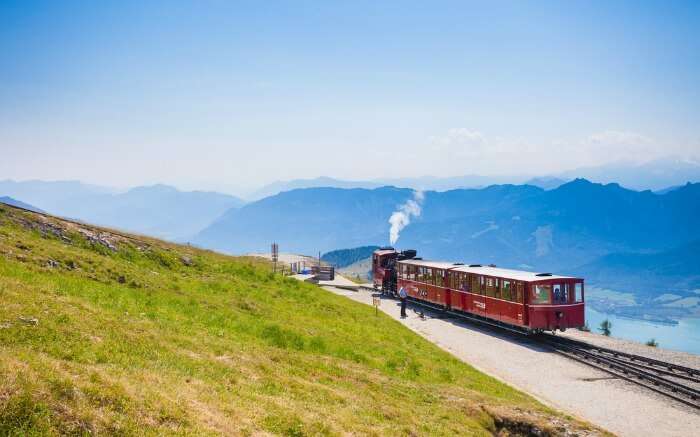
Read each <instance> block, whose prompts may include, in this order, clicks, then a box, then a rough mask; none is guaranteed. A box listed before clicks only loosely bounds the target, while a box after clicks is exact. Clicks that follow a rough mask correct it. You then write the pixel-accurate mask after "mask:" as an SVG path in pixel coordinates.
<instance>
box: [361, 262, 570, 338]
mask: <svg viewBox="0 0 700 437" xmlns="http://www.w3.org/2000/svg"><path fill="white" fill-rule="evenodd" d="M372 272H373V274H374V286H375V288H376V289H381V290H382V291H383V292H389V293H396V291H397V290H398V289H399V288H401V287H405V289H406V290H407V292H408V295H409V297H410V298H411V299H414V300H417V301H421V302H424V303H427V304H431V305H433V306H437V307H439V308H443V309H446V310H449V311H452V312H457V313H463V314H465V315H469V316H472V317H478V318H482V319H485V320H487V321H491V322H498V323H499V324H506V325H509V326H512V327H517V328H518V329H521V330H526V331H529V332H539V331H545V330H546V331H556V330H557V329H559V330H561V331H564V330H566V329H567V328H578V327H581V326H583V325H584V289H583V279H580V278H575V277H570V276H557V275H552V274H550V273H532V272H526V271H521V270H510V269H501V268H496V267H494V266H482V265H478V264H472V265H468V266H467V265H463V264H460V263H447V262H435V261H424V260H422V259H420V258H415V251H404V252H397V251H395V250H393V249H391V248H383V249H381V250H378V251H376V252H375V253H374V256H373V264H372Z"/></svg>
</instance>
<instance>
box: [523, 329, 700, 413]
mask: <svg viewBox="0 0 700 437" xmlns="http://www.w3.org/2000/svg"><path fill="white" fill-rule="evenodd" d="M533 338H534V339H535V340H536V341H539V342H541V343H544V344H546V345H547V346H549V347H550V348H551V349H552V350H554V351H555V352H557V353H558V354H560V355H563V356H566V357H568V358H571V359H573V360H576V361H578V362H580V363H583V364H586V365H588V366H591V367H595V368H596V369H598V370H601V371H603V372H605V373H608V374H610V375H613V376H615V377H617V378H620V379H623V380H625V381H629V382H632V383H634V384H637V385H640V386H642V387H645V388H647V389H649V390H652V391H654V392H656V393H659V394H662V395H664V396H667V397H669V398H671V399H673V400H675V401H677V402H680V403H682V404H685V405H688V406H690V407H693V408H695V409H698V410H700V390H698V388H697V387H699V386H700V370H697V369H693V368H690V367H685V366H679V365H677V364H673V363H667V362H664V361H659V360H655V359H653V358H648V357H644V356H641V355H634V354H629V353H626V352H620V351H616V350H614V349H608V348H603V347H598V346H595V345H592V344H590V343H586V342H583V341H578V340H572V339H569V338H562V337H555V336H554V335H551V334H542V335H539V336H536V337H533Z"/></svg>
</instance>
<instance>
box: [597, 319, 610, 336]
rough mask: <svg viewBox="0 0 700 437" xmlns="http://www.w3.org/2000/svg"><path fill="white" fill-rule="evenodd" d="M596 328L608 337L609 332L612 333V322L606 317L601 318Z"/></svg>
mask: <svg viewBox="0 0 700 437" xmlns="http://www.w3.org/2000/svg"><path fill="white" fill-rule="evenodd" d="M598 330H599V331H600V332H601V333H602V334H603V335H604V336H606V337H610V334H611V333H612V322H611V321H610V320H608V319H605V320H603V321H602V322H600V328H598Z"/></svg>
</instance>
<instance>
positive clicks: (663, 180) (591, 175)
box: [247, 157, 700, 200]
mask: <svg viewBox="0 0 700 437" xmlns="http://www.w3.org/2000/svg"><path fill="white" fill-rule="evenodd" d="M576 178H585V179H587V180H590V181H595V182H601V183H612V182H616V183H619V184H620V185H622V186H623V187H627V188H631V189H635V190H652V191H659V190H664V189H668V188H669V187H676V186H680V185H683V184H685V183H687V182H698V181H700V163H698V162H696V161H693V160H689V159H681V158H674V157H668V158H663V159H657V160H654V161H650V162H645V163H641V164H637V163H631V162H617V163H612V164H605V165H601V166H590V167H582V168H578V169H574V170H567V171H563V172H558V173H553V174H550V175H542V176H535V177H533V176H527V175H525V174H523V175H508V176H484V175H477V174H472V175H464V176H450V177H438V176H422V177H412V178H378V179H371V180H342V179H335V178H330V177H326V176H322V177H318V178H313V179H294V180H290V181H276V182H273V183H271V184H268V185H266V186H264V187H262V188H260V189H258V190H256V191H254V192H253V193H251V194H250V195H248V196H247V198H248V199H250V200H260V199H262V198H265V197H269V196H273V195H275V194H278V193H281V192H284V191H290V190H294V189H299V188H319V187H333V188H379V187H382V186H395V187H403V188H412V189H417V190H426V191H427V190H430V191H447V190H452V189H458V188H483V187H487V186H490V185H499V184H528V185H534V186H537V187H540V188H543V189H545V190H550V189H554V188H557V187H558V186H560V185H562V184H564V183H566V182H568V181H571V180H573V179H576Z"/></svg>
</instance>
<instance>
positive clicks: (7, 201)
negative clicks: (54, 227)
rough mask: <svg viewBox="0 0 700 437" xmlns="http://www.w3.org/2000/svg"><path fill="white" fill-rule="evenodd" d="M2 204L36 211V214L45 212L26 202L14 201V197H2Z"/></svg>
mask: <svg viewBox="0 0 700 437" xmlns="http://www.w3.org/2000/svg"><path fill="white" fill-rule="evenodd" d="M0 203H4V204H6V205H12V206H17V207H19V208H24V209H28V210H30V211H34V212H43V211H42V210H40V209H39V208H37V207H35V206H32V205H30V204H28V203H24V202H22V201H19V200H17V199H13V198H12V197H7V196H3V197H0Z"/></svg>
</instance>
